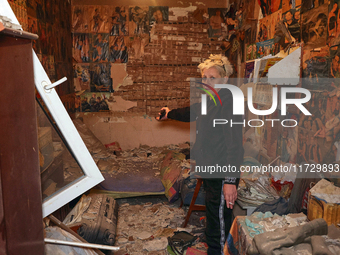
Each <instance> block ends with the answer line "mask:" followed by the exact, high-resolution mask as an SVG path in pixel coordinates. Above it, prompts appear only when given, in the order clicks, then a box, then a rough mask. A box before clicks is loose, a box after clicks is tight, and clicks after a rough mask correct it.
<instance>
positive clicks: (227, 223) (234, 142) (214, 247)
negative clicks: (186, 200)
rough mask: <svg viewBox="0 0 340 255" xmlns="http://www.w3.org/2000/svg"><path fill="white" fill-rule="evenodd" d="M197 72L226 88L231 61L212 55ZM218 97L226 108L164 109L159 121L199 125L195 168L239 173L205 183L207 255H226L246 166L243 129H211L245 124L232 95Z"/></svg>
mask: <svg viewBox="0 0 340 255" xmlns="http://www.w3.org/2000/svg"><path fill="white" fill-rule="evenodd" d="M198 68H199V69H200V71H201V75H202V78H203V83H205V84H208V85H209V86H210V87H214V85H215V84H226V83H227V80H228V78H229V76H230V75H231V74H232V73H233V69H232V66H231V64H230V62H229V60H228V59H227V58H226V57H224V56H222V55H210V57H209V58H208V59H206V60H205V61H204V62H203V63H201V64H200V65H199V66H198ZM207 87H208V86H207ZM216 90H217V89H216ZM218 94H219V96H220V98H221V101H222V103H223V104H222V105H217V106H215V104H214V102H213V100H207V101H208V102H207V114H206V115H202V114H201V104H200V103H197V104H193V105H191V106H190V107H186V108H179V109H174V110H170V109H169V108H167V107H164V108H162V109H161V110H164V111H165V115H164V116H162V115H161V114H160V117H158V119H159V120H166V119H174V120H179V121H184V122H189V121H196V129H197V130H196V142H195V145H194V146H193V149H192V150H191V156H193V157H194V158H193V159H195V160H196V166H216V165H219V166H228V165H229V166H232V167H234V169H237V171H236V174H235V173H234V174H233V175H232V177H230V174H229V176H228V172H226V173H225V174H224V176H222V178H221V175H218V176H214V175H213V174H212V175H211V177H210V178H209V179H208V178H205V177H204V179H203V185H204V188H205V191H206V199H205V200H206V216H207V227H206V239H207V244H208V255H212V254H213V255H216V254H223V246H224V243H225V241H226V237H227V235H228V233H229V230H230V227H231V223H232V222H231V220H232V209H233V205H234V203H235V200H236V198H237V185H238V181H239V179H238V178H237V177H239V169H240V165H241V163H242V162H243V146H242V126H243V125H242V124H241V125H232V126H230V124H227V125H216V127H213V125H212V121H213V119H221V118H223V119H227V120H228V121H231V120H232V121H233V123H236V122H237V123H242V116H233V98H232V95H231V93H230V91H229V90H227V89H221V90H220V91H219V92H218ZM235 176H236V177H235Z"/></svg>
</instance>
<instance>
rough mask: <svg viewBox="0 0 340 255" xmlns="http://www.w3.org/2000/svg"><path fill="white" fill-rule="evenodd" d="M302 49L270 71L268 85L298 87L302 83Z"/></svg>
mask: <svg viewBox="0 0 340 255" xmlns="http://www.w3.org/2000/svg"><path fill="white" fill-rule="evenodd" d="M300 58H301V47H300V48H298V49H297V50H295V51H293V52H292V53H291V54H289V55H288V56H287V57H285V58H284V59H282V60H281V61H279V62H277V63H276V64H275V65H273V66H272V67H271V68H269V70H268V83H270V84H273V85H276V84H278V85H297V84H299V82H300V66H301V60H300Z"/></svg>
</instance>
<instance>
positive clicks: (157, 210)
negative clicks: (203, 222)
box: [115, 202, 206, 255]
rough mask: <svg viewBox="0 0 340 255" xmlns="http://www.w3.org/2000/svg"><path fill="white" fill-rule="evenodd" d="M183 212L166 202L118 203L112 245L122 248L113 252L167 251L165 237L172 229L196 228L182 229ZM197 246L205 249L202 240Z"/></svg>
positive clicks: (133, 254) (160, 254)
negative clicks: (114, 238) (114, 240)
mask: <svg viewBox="0 0 340 255" xmlns="http://www.w3.org/2000/svg"><path fill="white" fill-rule="evenodd" d="M185 215H186V213H185V211H184V210H183V209H182V208H178V206H177V205H170V204H167V203H166V202H164V203H157V204H152V203H151V202H148V203H145V204H141V205H130V204H129V203H125V204H122V205H120V207H119V212H118V225H117V238H116V243H115V245H116V246H119V247H120V248H121V249H120V251H119V252H117V253H115V255H116V254H118V255H121V254H129V255H137V254H138V255H141V254H152V255H163V254H164V255H165V254H168V253H167V251H166V248H167V245H168V240H167V238H168V237H170V236H172V235H173V234H174V232H175V231H180V230H185V231H188V232H194V229H195V227H194V226H191V225H188V227H187V228H185V229H183V228H181V226H182V224H183V222H184V218H185ZM196 247H200V248H201V249H202V247H203V249H206V247H205V245H204V244H203V243H197V244H196Z"/></svg>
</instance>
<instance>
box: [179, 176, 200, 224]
mask: <svg viewBox="0 0 340 255" xmlns="http://www.w3.org/2000/svg"><path fill="white" fill-rule="evenodd" d="M201 186H202V179H197V183H196V188H195V191H194V195H193V196H192V199H191V202H190V206H189V210H188V213H187V216H186V217H185V221H184V223H183V226H182V227H183V228H185V227H186V226H187V224H188V221H189V218H190V215H191V212H192V210H193V209H194V206H195V202H196V198H197V196H198V193H199V191H200V188H201Z"/></svg>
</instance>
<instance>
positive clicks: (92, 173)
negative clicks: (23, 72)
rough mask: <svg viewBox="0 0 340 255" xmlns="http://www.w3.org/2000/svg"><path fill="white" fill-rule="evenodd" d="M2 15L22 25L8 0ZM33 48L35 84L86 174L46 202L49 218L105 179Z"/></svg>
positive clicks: (0, 5)
mask: <svg viewBox="0 0 340 255" xmlns="http://www.w3.org/2000/svg"><path fill="white" fill-rule="evenodd" d="M0 15H2V16H6V17H8V18H10V19H11V20H12V23H15V24H18V25H20V24H19V22H18V20H17V18H16V16H15V14H14V12H13V11H12V8H11V7H10V5H9V3H8V2H7V0H0ZM32 51H33V68H34V83H35V87H36V88H37V90H38V92H39V94H40V96H41V98H42V99H43V101H44V103H45V104H46V106H47V108H48V110H49V112H50V113H51V115H52V117H53V118H54V120H55V122H56V124H57V125H58V127H59V130H60V131H61V133H62V134H63V136H64V138H65V140H66V141H67V143H68V145H69V147H70V149H71V150H72V152H73V154H74V156H75V158H76V160H77V162H78V164H79V165H80V167H81V169H82V171H83V173H84V176H83V177H81V178H79V179H77V180H76V181H74V182H72V183H70V184H69V185H67V186H66V187H64V188H61V189H60V190H59V191H57V192H56V193H55V194H53V195H51V196H50V197H48V198H47V199H45V200H44V201H43V208H42V210H43V217H46V216H48V215H49V214H51V213H53V212H54V211H56V210H57V209H59V208H60V207H62V206H64V205H65V204H67V203H68V202H70V201H71V200H73V199H74V198H76V197H78V196H79V195H81V194H83V193H85V192H86V191H88V190H89V189H91V188H93V187H94V186H95V185H97V184H98V183H100V182H102V181H103V180H104V178H103V175H102V174H101V172H100V171H99V169H98V167H97V165H96V163H95V162H94V160H93V158H92V156H91V154H90V153H89V151H88V149H87V148H86V146H85V144H84V142H83V140H82V139H81V137H80V135H79V133H78V131H77V129H76V128H75V126H74V124H73V122H72V120H71V118H70V116H69V115H68V113H67V111H66V109H65V107H64V105H63V103H62V102H61V100H60V98H59V96H58V94H57V92H56V90H55V89H54V88H52V89H45V88H44V86H46V85H50V84H51V81H50V79H49V78H48V76H47V74H46V72H45V70H44V68H43V66H42V65H41V63H40V61H39V59H38V57H37V55H36V54H35V52H34V50H33V49H32ZM18 75H19V74H18Z"/></svg>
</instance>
